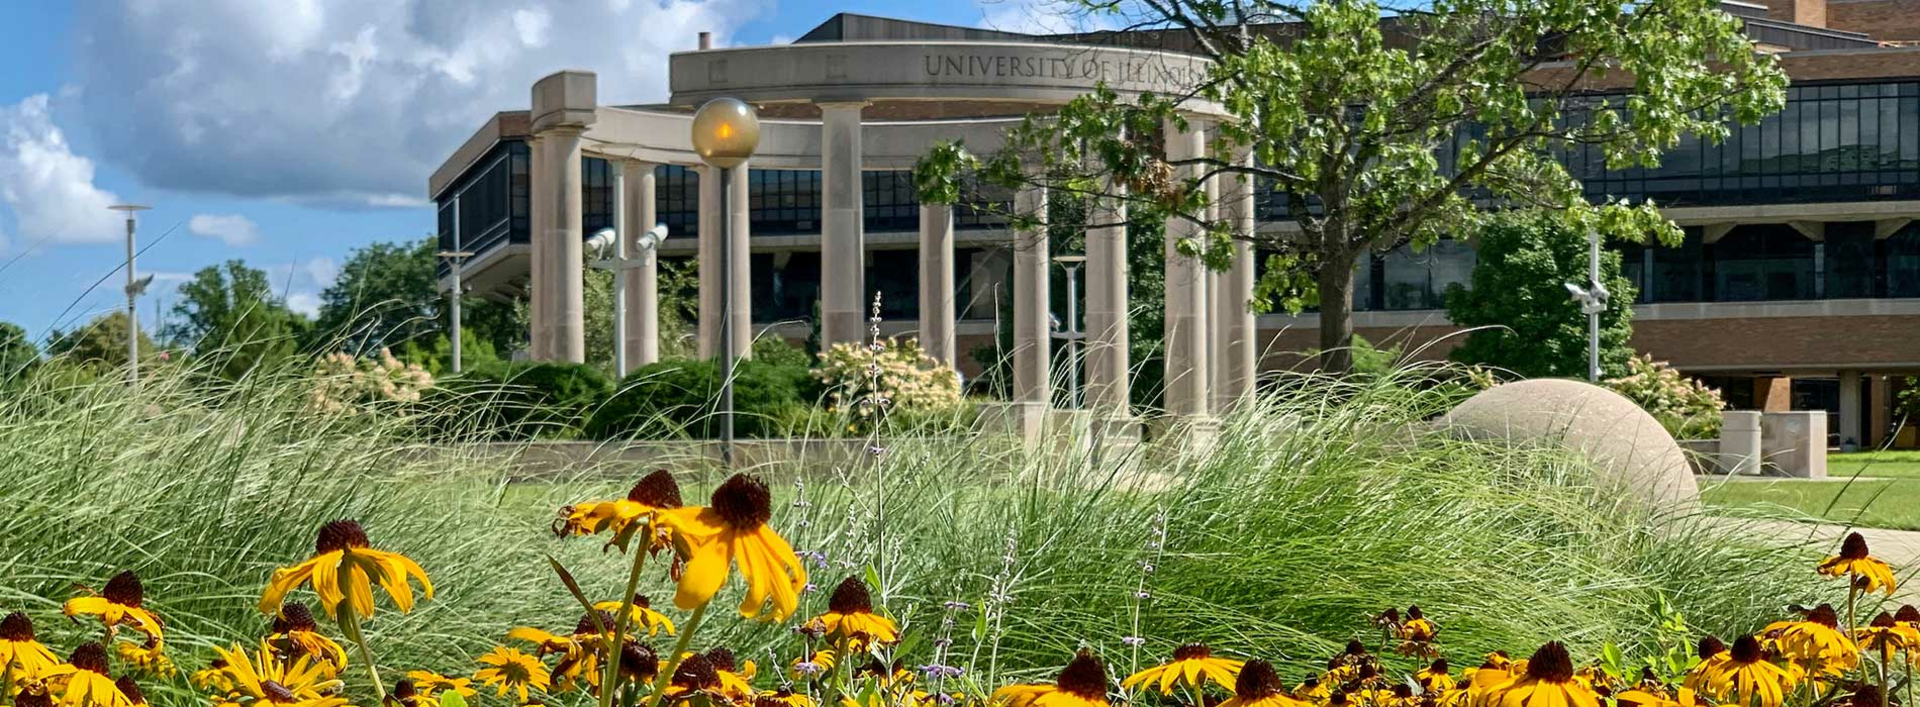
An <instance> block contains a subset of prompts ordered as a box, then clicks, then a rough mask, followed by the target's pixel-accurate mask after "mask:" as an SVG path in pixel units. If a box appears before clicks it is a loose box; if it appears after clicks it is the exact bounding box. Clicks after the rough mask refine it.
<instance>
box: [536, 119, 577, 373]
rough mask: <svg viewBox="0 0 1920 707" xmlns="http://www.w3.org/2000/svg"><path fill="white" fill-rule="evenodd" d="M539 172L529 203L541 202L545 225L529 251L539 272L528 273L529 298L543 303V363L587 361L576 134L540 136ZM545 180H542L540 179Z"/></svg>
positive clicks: (540, 352) (562, 131)
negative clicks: (537, 259) (538, 262)
mask: <svg viewBox="0 0 1920 707" xmlns="http://www.w3.org/2000/svg"><path fill="white" fill-rule="evenodd" d="M540 151H541V152H543V153H545V155H546V156H545V157H544V158H542V159H541V165H542V168H543V169H542V171H540V172H532V173H530V176H531V177H532V180H533V184H532V189H533V198H534V199H537V200H539V201H543V202H545V203H546V207H545V208H544V209H543V211H542V213H543V214H544V216H545V217H546V220H545V221H544V222H541V223H538V224H536V225H535V227H534V233H533V248H532V250H533V251H534V252H536V253H540V254H541V261H542V262H541V267H540V268H538V269H536V270H534V271H533V280H534V281H533V296H534V297H535V298H538V299H544V300H546V302H547V307H546V314H547V316H546V318H545V320H544V323H543V324H542V325H540V326H539V327H536V329H535V334H536V336H537V338H538V339H539V340H540V341H542V342H544V343H543V344H541V345H536V346H535V347H534V348H535V351H536V355H542V360H549V361H569V362H572V363H585V362H586V360H587V327H586V311H587V310H586V304H585V302H584V301H583V295H584V289H583V287H584V284H585V281H584V280H583V279H582V278H583V277H584V276H585V273H584V272H583V268H584V266H585V263H584V260H583V258H584V257H585V253H584V243H583V240H584V236H582V234H581V232H580V231H581V226H580V219H581V215H582V214H581V206H582V204H581V201H580V199H581V196H580V130H579V129H578V128H566V127H562V128H553V129H551V130H548V131H547V132H546V133H544V134H542V135H541V136H540ZM543 177H544V178H543Z"/></svg>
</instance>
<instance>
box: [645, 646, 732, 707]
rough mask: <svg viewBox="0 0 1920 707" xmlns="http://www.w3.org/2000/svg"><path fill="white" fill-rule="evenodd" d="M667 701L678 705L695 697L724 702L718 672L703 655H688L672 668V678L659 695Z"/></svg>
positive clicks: (724, 697)
mask: <svg viewBox="0 0 1920 707" xmlns="http://www.w3.org/2000/svg"><path fill="white" fill-rule="evenodd" d="M661 694H662V695H663V696H664V697H665V698H666V699H667V700H668V701H670V702H674V703H679V702H684V701H687V700H690V699H693V698H695V697H699V696H705V697H707V698H709V699H714V700H724V699H726V696H725V694H724V693H723V688H722V686H721V684H720V671H718V670H716V669H715V668H714V667H713V663H712V662H711V661H709V660H707V657H706V656H705V655H701V654H699V653H690V654H688V655H687V656H685V657H683V658H681V659H680V664H679V665H677V666H674V668H673V676H672V677H670V678H668V679H667V689H666V690H664V691H662V693H661Z"/></svg>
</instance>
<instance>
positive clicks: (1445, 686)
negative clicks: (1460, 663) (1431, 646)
mask: <svg viewBox="0 0 1920 707" xmlns="http://www.w3.org/2000/svg"><path fill="white" fill-rule="evenodd" d="M1451 670H1452V668H1451V667H1450V666H1448V665H1447V659H1446V658H1435V659H1433V662H1431V663H1428V664H1427V667H1424V668H1421V669H1419V670H1416V671H1414V673H1413V681H1414V682H1417V683H1419V684H1420V689H1422V690H1425V691H1427V692H1446V691H1448V690H1452V689H1453V688H1454V687H1455V686H1456V685H1458V684H1459V683H1458V682H1457V681H1455V680H1454V679H1453V673H1452V672H1450V671H1451Z"/></svg>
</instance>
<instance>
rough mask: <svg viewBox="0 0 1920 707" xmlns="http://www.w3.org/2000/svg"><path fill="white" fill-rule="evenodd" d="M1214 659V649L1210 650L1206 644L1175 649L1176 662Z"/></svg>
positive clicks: (1192, 644)
mask: <svg viewBox="0 0 1920 707" xmlns="http://www.w3.org/2000/svg"><path fill="white" fill-rule="evenodd" d="M1212 657H1213V649H1212V648H1208V647H1207V644H1205V643H1189V644H1186V645H1184V646H1181V647H1179V648H1175V649H1173V659H1174V660H1175V661H1181V660H1206V659H1208V658H1212Z"/></svg>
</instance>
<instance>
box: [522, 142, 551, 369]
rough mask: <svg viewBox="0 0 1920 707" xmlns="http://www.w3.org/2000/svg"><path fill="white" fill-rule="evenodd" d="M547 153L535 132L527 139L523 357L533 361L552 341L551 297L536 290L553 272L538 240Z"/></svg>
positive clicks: (541, 358)
mask: <svg viewBox="0 0 1920 707" xmlns="http://www.w3.org/2000/svg"><path fill="white" fill-rule="evenodd" d="M548 169H549V168H548V167H547V153H546V150H544V149H541V140H540V136H539V135H534V136H531V137H528V138H527V224H528V225H527V239H528V241H530V243H529V245H528V247H527V357H528V358H531V359H533V360H535V361H548V360H552V358H553V354H552V353H550V352H551V351H552V349H553V347H552V346H551V344H552V342H551V341H549V340H548V339H547V331H548V330H550V329H551V328H552V325H551V324H549V322H551V321H552V320H553V315H551V314H548V313H547V308H548V307H549V306H551V305H552V304H553V298H551V297H547V296H546V293H544V292H542V291H541V290H540V287H539V286H540V285H544V284H546V283H547V281H548V280H550V279H552V277H553V275H551V274H549V273H548V272H547V257H546V252H545V249H543V248H541V247H540V245H539V241H538V236H539V233H540V224H543V223H546V222H547V218H548V217H547V200H546V199H542V198H540V190H541V189H543V188H546V180H547V178H546V177H544V176H541V175H545V174H547V172H548Z"/></svg>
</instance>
